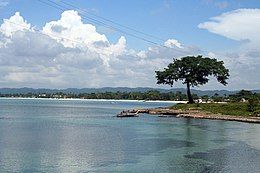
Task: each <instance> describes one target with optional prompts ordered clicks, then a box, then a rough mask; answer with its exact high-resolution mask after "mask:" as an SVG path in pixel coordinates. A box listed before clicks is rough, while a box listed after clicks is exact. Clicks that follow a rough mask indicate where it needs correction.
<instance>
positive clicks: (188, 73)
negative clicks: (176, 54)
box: [155, 55, 229, 103]
mask: <svg viewBox="0 0 260 173" xmlns="http://www.w3.org/2000/svg"><path fill="white" fill-rule="evenodd" d="M155 73H156V78H157V84H168V85H170V86H171V87H172V85H173V83H174V82H177V81H179V80H180V81H182V83H183V84H186V86H187V96H188V100H189V103H194V101H193V98H192V95H191V91H190V88H191V87H194V86H198V85H204V84H206V83H207V82H208V81H209V78H208V77H209V76H214V77H216V78H217V80H218V82H220V83H221V84H223V85H226V84H227V82H226V80H227V79H228V77H229V70H228V69H226V68H225V66H224V62H223V61H217V59H211V58H204V57H202V56H201V55H199V56H187V57H183V58H181V59H174V60H173V63H170V64H169V65H168V67H166V68H164V70H163V71H155Z"/></svg>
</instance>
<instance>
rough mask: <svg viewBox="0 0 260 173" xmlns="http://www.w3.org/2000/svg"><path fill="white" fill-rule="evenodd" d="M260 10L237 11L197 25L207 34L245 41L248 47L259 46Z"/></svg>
mask: <svg viewBox="0 0 260 173" xmlns="http://www.w3.org/2000/svg"><path fill="white" fill-rule="evenodd" d="M258 21H260V9H238V10H234V11H230V12H227V13H223V14H221V15H220V16H216V17H213V18H211V20H210V21H208V22H204V23H201V24H199V25H198V27H199V28H202V29H207V30H208V31H209V32H212V33H215V34H218V35H221V36H224V37H227V38H230V39H233V40H237V41H245V42H247V45H248V46H250V47H254V48H255V47H258V46H259V44H260V34H259V31H260V22H258Z"/></svg>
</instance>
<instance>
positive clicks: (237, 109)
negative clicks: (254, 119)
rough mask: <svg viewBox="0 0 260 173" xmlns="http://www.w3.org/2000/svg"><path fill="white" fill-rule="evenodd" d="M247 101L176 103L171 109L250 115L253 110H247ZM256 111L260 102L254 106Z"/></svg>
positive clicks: (259, 109)
mask: <svg viewBox="0 0 260 173" xmlns="http://www.w3.org/2000/svg"><path fill="white" fill-rule="evenodd" d="M247 105H248V103H199V104H177V105H174V106H172V107H171V108H172V109H181V110H190V109H193V110H201V111H205V112H211V113H214V114H223V115H235V116H252V115H254V112H249V111H248V110H247V109H248V106H247ZM255 110H256V111H255V114H256V112H260V104H257V105H256V107H255Z"/></svg>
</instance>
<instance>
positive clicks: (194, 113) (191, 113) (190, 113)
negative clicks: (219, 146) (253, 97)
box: [129, 108, 260, 124]
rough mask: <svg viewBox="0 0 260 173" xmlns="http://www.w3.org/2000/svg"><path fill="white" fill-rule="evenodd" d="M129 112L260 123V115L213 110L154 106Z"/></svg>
mask: <svg viewBox="0 0 260 173" xmlns="http://www.w3.org/2000/svg"><path fill="white" fill-rule="evenodd" d="M129 112H138V113H143V114H149V115H158V116H159V117H176V118H194V119H210V120H224V121H238V122H246V123H257V124H260V117H253V116H252V117H245V116H234V115H223V114H214V113H211V112H205V111H198V110H185V111H184V110H176V109H170V108H152V109H137V110H132V111H129Z"/></svg>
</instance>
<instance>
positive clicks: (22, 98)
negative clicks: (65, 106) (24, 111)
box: [0, 97, 187, 104]
mask: <svg viewBox="0 0 260 173" xmlns="http://www.w3.org/2000/svg"><path fill="white" fill-rule="evenodd" d="M1 99H3V100H12V99H13V100H61V101H112V102H113V101H117V102H146V103H175V104H177V103H187V101H169V100H123V99H122V100H119V99H79V98H29V97H0V100H1Z"/></svg>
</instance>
